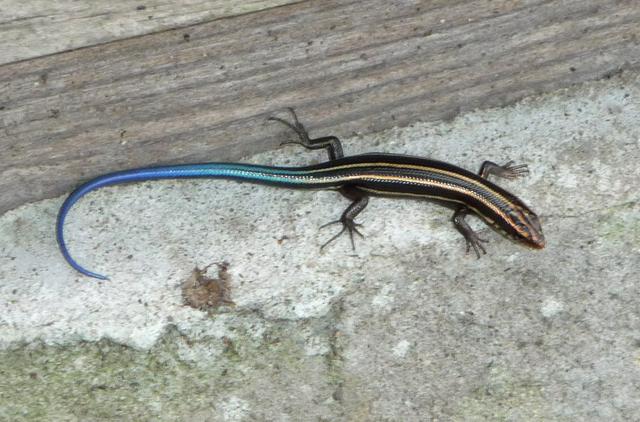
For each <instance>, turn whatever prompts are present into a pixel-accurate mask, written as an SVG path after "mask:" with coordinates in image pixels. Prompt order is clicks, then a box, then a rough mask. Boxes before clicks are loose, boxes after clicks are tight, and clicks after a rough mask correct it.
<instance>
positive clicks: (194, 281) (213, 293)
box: [182, 262, 235, 311]
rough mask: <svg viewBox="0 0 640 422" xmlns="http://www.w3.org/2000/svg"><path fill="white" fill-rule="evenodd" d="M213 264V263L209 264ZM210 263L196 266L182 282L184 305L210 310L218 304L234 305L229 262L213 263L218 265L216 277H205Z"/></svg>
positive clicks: (217, 306)
mask: <svg viewBox="0 0 640 422" xmlns="http://www.w3.org/2000/svg"><path fill="white" fill-rule="evenodd" d="M211 265H214V264H211ZM211 265H207V266H206V267H204V268H203V269H199V268H198V267H196V268H195V269H194V270H193V272H192V273H191V276H189V278H187V279H186V280H185V281H184V283H182V297H183V298H184V303H185V305H188V306H191V307H192V308H195V309H200V310H201V311H212V310H215V309H216V308H219V307H220V306H234V305H235V303H233V301H232V300H231V297H230V290H231V288H230V285H229V273H228V272H227V270H228V268H229V264H228V263H226V262H223V263H222V264H219V263H215V265H217V266H218V278H210V277H207V275H206V273H207V270H208V269H209V267H211Z"/></svg>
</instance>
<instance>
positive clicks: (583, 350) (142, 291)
mask: <svg viewBox="0 0 640 422" xmlns="http://www.w3.org/2000/svg"><path fill="white" fill-rule="evenodd" d="M301 118H302V119H303V120H304V116H301ZM309 124H310V128H311V130H312V132H313V122H309ZM312 134H313V133H312ZM315 135H322V134H315ZM285 136H289V134H288V133H287V132H285V131H284V130H283V138H284V137H285ZM345 148H346V151H347V152H348V153H357V152H365V151H374V150H381V151H389V152H397V153H408V154H414V155H421V156H431V157H434V158H440V159H446V160H448V161H452V162H454V163H458V164H460V165H462V166H463V167H467V168H470V169H476V168H478V166H479V165H480V163H481V162H482V161H483V160H485V159H491V160H493V161H497V162H504V161H507V160H509V159H513V160H515V161H517V162H527V163H529V165H530V168H531V175H530V176H529V177H528V178H526V179H524V180H516V181H504V182H503V181H500V182H499V183H500V184H501V185H502V186H504V187H506V188H507V189H509V190H511V191H512V192H514V193H516V194H517V195H519V196H520V197H521V198H523V199H524V200H525V201H526V202H527V203H529V204H530V205H531V206H532V208H533V209H534V210H536V211H537V212H538V213H539V214H540V215H541V218H542V220H543V226H544V229H545V234H546V237H547V245H548V246H547V247H546V249H544V250H542V251H534V250H529V249H527V248H525V247H522V246H520V245H517V244H514V243H512V242H511V241H509V240H507V239H505V238H503V237H501V236H500V235H499V234H497V233H495V232H493V231H491V230H490V229H488V228H486V227H485V226H484V225H483V224H482V223H481V222H480V221H479V220H475V221H473V223H474V226H475V227H477V228H479V229H480V230H481V234H482V235H483V236H484V237H486V238H488V239H489V240H490V243H489V244H488V246H487V248H488V251H489V253H488V255H486V256H484V257H483V258H482V259H479V260H477V259H475V257H474V256H472V255H465V253H464V241H463V240H462V239H461V237H460V235H459V234H458V233H457V232H456V231H455V229H454V228H453V227H452V225H451V224H450V216H451V211H450V210H448V209H446V208H443V207H440V206H438V205H437V204H432V203H427V202H421V201H411V200H398V199H385V198H374V199H372V201H371V202H370V206H369V207H368V208H367V210H366V211H365V212H364V213H363V214H362V215H361V218H360V219H359V221H360V222H362V223H363V224H364V229H363V230H364V231H365V234H366V239H364V240H362V239H356V241H357V250H356V251H355V252H353V251H352V250H351V248H350V245H349V242H348V240H347V238H341V239H339V240H338V241H337V242H336V243H335V244H333V245H331V246H330V247H327V248H326V249H325V250H323V251H322V252H320V251H319V246H320V245H321V244H322V243H323V242H324V241H325V240H326V239H328V238H329V237H330V236H331V235H332V234H333V233H334V230H337V229H338V228H337V227H335V226H334V227H332V228H327V229H323V230H322V231H318V227H319V226H320V225H322V224H323V223H326V222H327V221H330V220H333V219H335V218H336V217H337V216H339V214H340V213H341V211H342V209H343V208H344V207H345V206H346V205H347V201H346V200H345V199H344V198H341V197H340V196H339V195H338V194H336V193H335V192H330V191H320V192H309V191H291V190H286V189H278V188H272V187H264V186H256V185H250V184H240V183H235V182H227V181H206V180H200V181H178V182H171V181H167V182H151V183H142V184H136V185H128V186H119V187H113V188H105V189H102V190H100V191H98V192H95V193H92V194H90V195H89V196H88V197H86V199H85V200H83V201H81V203H79V204H78V205H77V207H76V208H75V209H74V210H73V211H72V213H71V214H70V216H69V219H68V225H67V227H66V232H67V236H68V241H69V246H70V249H71V252H72V254H73V255H74V256H76V257H77V259H78V260H79V262H81V263H83V264H84V265H86V266H87V267H88V268H90V269H93V270H97V271H98V272H102V273H106V274H108V275H109V276H111V281H108V282H96V281H95V280H91V279H87V278H85V277H82V276H79V275H78V274H76V273H75V272H74V271H72V270H71V269H70V268H69V267H68V266H67V265H66V263H65V262H64V261H63V260H62V258H61V256H60V254H59V253H58V250H57V248H56V244H55V239H54V231H53V228H54V224H55V215H56V212H57V209H58V207H59V206H60V204H61V202H62V200H63V198H58V199H55V200H47V201H42V202H40V203H36V204H31V205H28V206H24V207H21V208H18V209H15V210H13V211H10V212H7V213H6V214H4V215H3V216H1V217H0V239H1V240H0V309H1V311H0V312H1V313H0V346H1V348H2V351H1V352H0V420H42V419H49V420H98V419H110V418H111V419H125V420H196V421H208V420H214V421H218V420H220V421H244V420H291V421H295V420H305V421H306V420H311V421H316V420H409V421H414V420H415V421H418V420H514V421H515V420H518V421H520V420H571V421H574V420H607V421H609V420H632V419H634V418H635V417H637V415H638V414H639V413H640V395H639V394H638V391H640V310H639V307H638V298H639V297H640V287H639V286H640V285H639V283H638V271H639V270H640V220H639V217H640V205H639V204H638V198H639V196H640V194H639V193H638V186H639V185H640V166H639V164H638V163H639V161H640V76H638V75H636V74H624V75H621V76H617V77H614V78H612V79H610V80H605V81H600V82H596V83H590V84H587V85H583V86H580V87H577V88H574V89H571V90H566V91H561V92H557V93H554V94H551V95H546V96H542V97H539V98H531V99H527V100H525V101H522V102H520V103H518V104H516V105H514V106H512V107H508V108H502V109H494V110H488V111H482V112H474V113H469V114H466V115H463V116H460V117H458V118H456V119H455V120H453V121H451V122H446V123H440V124H422V123H416V124H414V125H412V126H409V127H406V128H402V129H394V130H390V131H387V132H384V133H379V134H377V135H372V136H366V137H362V136H358V135H357V134H356V135H355V136H354V137H353V138H352V139H348V140H346V143H345ZM323 159H324V156H322V154H321V153H319V152H313V153H311V152H308V151H305V150H301V149H299V148H296V147H295V146H291V147H286V148H282V149H281V150H279V151H275V152H273V153H268V154H261V155H259V156H255V157H251V158H249V159H248V161H251V162H256V163H273V164H287V165H298V164H307V163H310V162H317V161H320V160H323ZM25 189H28V187H25ZM222 262H226V263H227V264H226V267H227V270H226V273H225V274H224V278H225V284H224V288H225V289H227V290H225V294H226V297H227V299H228V300H227V301H225V302H224V303H222V304H221V306H220V307H209V308H208V309H204V310H201V309H194V308H192V307H190V306H187V305H186V304H185V303H186V302H185V298H184V297H183V289H182V286H183V285H184V283H185V280H190V279H192V280H195V278H193V277H195V274H196V273H194V268H195V267H196V266H197V267H199V268H201V269H202V268H204V267H206V266H209V265H211V266H210V267H209V270H208V271H207V272H206V274H204V273H203V274H204V275H203V277H204V278H206V277H209V278H213V279H215V278H218V277H219V278H221V279H222V278H223V277H222V275H219V274H218V268H217V266H216V265H212V264H214V263H222ZM212 282H216V280H214V281H212ZM205 302H206V301H205ZM205 302H198V303H205ZM230 302H233V304H232V303H230ZM214 305H215V303H214ZM634 415H635V416H634Z"/></svg>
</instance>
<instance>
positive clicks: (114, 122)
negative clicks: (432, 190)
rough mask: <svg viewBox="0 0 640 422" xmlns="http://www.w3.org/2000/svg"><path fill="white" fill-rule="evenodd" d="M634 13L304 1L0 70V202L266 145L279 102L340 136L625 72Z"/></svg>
mask: <svg viewBox="0 0 640 422" xmlns="http://www.w3.org/2000/svg"><path fill="white" fill-rule="evenodd" d="M639 21H640V4H639V3H638V2H620V1H614V0H567V1H562V2H560V1H543V0H528V1H518V2H513V1H510V0H499V1H496V0H493V1H490V0H473V1H462V0H460V1H449V0H439V1H422V2H407V1H388V0H373V1H370V2H367V3H363V2H359V1H353V2H350V3H347V2H344V1H306V2H302V3H296V4H292V5H288V6H284V7H279V8H274V9H270V10H266V11H263V12H259V13H253V14H247V15H243V16H238V17H234V18H231V19H223V20H218V21H214V22H210V23H206V24H202V25H197V26H193V27H190V28H188V29H181V30H179V31H169V32H165V33H160V34H154V35H148V36H144V37H139V38H134V39H130V40H125V41H121V42H115V43H111V44H106V45H101V46H96V47H92V48H86V49H82V50H77V51H72V52H68V53H63V54H58V55H54V56H50V57H46V58H41V59H35V60H30V61H25V62H20V63H14V64H10V65H4V66H2V67H0V124H1V126H2V130H1V131H0V174H1V176H0V211H4V210H7V209H10V208H12V207H15V206H16V205H19V204H21V203H24V202H25V201H32V200H36V199H39V198H43V197H50V196H53V195H57V194H60V193H63V192H64V191H66V190H68V189H70V188H71V187H73V186H74V185H75V184H77V183H78V182H79V181H81V180H85V179H87V178H89V177H91V176H95V175H97V174H100V173H103V172H106V171H111V170H116V169H123V168H128V167H134V166H141V165H148V164H157V163H167V162H187V161H218V160H231V159H237V158H238V157H240V156H241V155H243V154H246V153H248V152H254V151H258V150H264V149H267V148H271V147H273V146H274V145H275V144H276V142H277V141H278V140H283V139H286V138H288V137H289V135H290V133H289V132H286V131H285V130H284V129H283V128H282V127H279V126H273V125H267V124H265V123H264V119H265V117H267V116H268V115H269V114H271V113H273V112H274V111H275V110H278V109H281V108H282V107H284V106H294V107H296V108H297V109H298V111H299V113H300V115H301V116H302V119H303V120H304V121H305V122H307V123H308V125H309V127H310V128H311V130H312V135H326V134H335V135H339V136H343V135H347V134H351V133H353V132H354V131H359V132H369V131H376V130H380V129H383V128H386V127H390V126H393V125H404V124H408V123H410V122H412V121H415V120H420V119H421V120H434V119H443V118H450V117H452V116H455V115H456V114H458V113H460V112H461V111H465V110H469V109H473V108H477V107H488V106H497V105H503V104H507V103H510V102H513V101H515V100H517V99H519V98H522V97H523V96H525V95H528V94H533V93H539V92H543V91H547V90H551V89H555V88H557V87H561V86H565V85H567V84H572V83H577V82H580V81H585V80H589V79H594V78H601V77H604V76H606V75H607V74H610V73H612V72H617V71H619V70H620V69H623V68H637V67H638V65H639V64H640V45H639V43H638V32H639V31H640V29H639V26H638V24H637V23H638V22H639ZM187 33H188V34H189V41H186V40H185V38H184V35H185V34H187ZM425 141H426V140H425ZM479 141H480V140H479ZM372 149H375V148H374V147H372Z"/></svg>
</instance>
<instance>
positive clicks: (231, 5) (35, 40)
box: [0, 0, 295, 64]
mask: <svg viewBox="0 0 640 422" xmlns="http://www.w3.org/2000/svg"><path fill="white" fill-rule="evenodd" d="M294 1H295V0H243V1H238V0H181V1H179V2H175V1H168V0H139V1H131V0H109V1H105V0H81V1H68V0H67V1H51V0H29V1H23V0H0V35H2V42H0V64H4V63H12V62H15V61H20V60H26V59H32V58H36V57H40V56H44V55H49V54H54V53H59V52H62V51H66V50H73V49H76V48H81V47H87V46H91V45H96V44H102V43H106V42H109V41H115V40H118V39H123V38H131V37H134V36H139V35H145V34H150V33H153V32H159V31H163V30H166V29H171V28H177V27H185V26H189V25H194V24H197V23H202V22H206V21H211V20H214V19H220V18H228V17H230V16H236V15H240V14H245V13H251V12H256V11H258V10H263V9H268V8H271V7H276V6H282V5H283V4H287V3H293V2H294Z"/></svg>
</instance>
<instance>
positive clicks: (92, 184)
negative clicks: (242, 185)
mask: <svg viewBox="0 0 640 422" xmlns="http://www.w3.org/2000/svg"><path fill="white" fill-rule="evenodd" d="M304 170H305V169H304V168H284V167H268V166H257V165H251V164H230V163H206V164H185V165H177V166H163V167H149V168H141V169H134V170H125V171H120V172H116V173H110V174H106V175H104V176H100V177H97V178H95V179H93V180H90V181H88V182H87V183H85V184H83V185H81V186H79V187H78V188H77V189H76V190H74V191H73V192H72V193H71V194H70V195H69V197H68V198H67V199H66V200H65V201H64V203H63V204H62V206H61V207H60V211H59V212H58V219H57V223H56V239H57V241H58V246H59V247H60V252H62V256H63V257H64V259H65V260H66V261H67V262H68V263H69V265H71V266H72V267H73V268H74V269H75V270H77V271H78V272H80V273H82V274H84V275H86V276H89V277H93V278H97V279H99V280H108V279H109V278H108V277H106V276H104V275H102V274H98V273H95V272H93V271H89V270H87V269H86V268H84V267H83V266H82V265H80V264H78V263H77V262H76V260H75V259H73V258H72V257H71V255H70V254H69V250H68V249H67V244H66V243H65V241H64V221H65V218H66V217H67V214H68V213H69V210H70V209H71V207H72V206H73V205H74V204H75V203H76V202H77V201H78V200H79V199H80V198H82V197H83V196H84V195H86V194H87V193H89V192H91V191H93V190H96V189H99V188H101V187H104V186H110V185H117V184H120V183H128V182H140V181H147V180H160V179H183V178H224V179H234V180H245V181H251V182H254V183H262V184H272V185H279V186H288V187H298V188H300V187H302V188H304V187H307V188H308V187H320V186H317V185H312V184H311V183H309V179H308V178H307V179H305V178H300V177H295V176H296V175H304Z"/></svg>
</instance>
